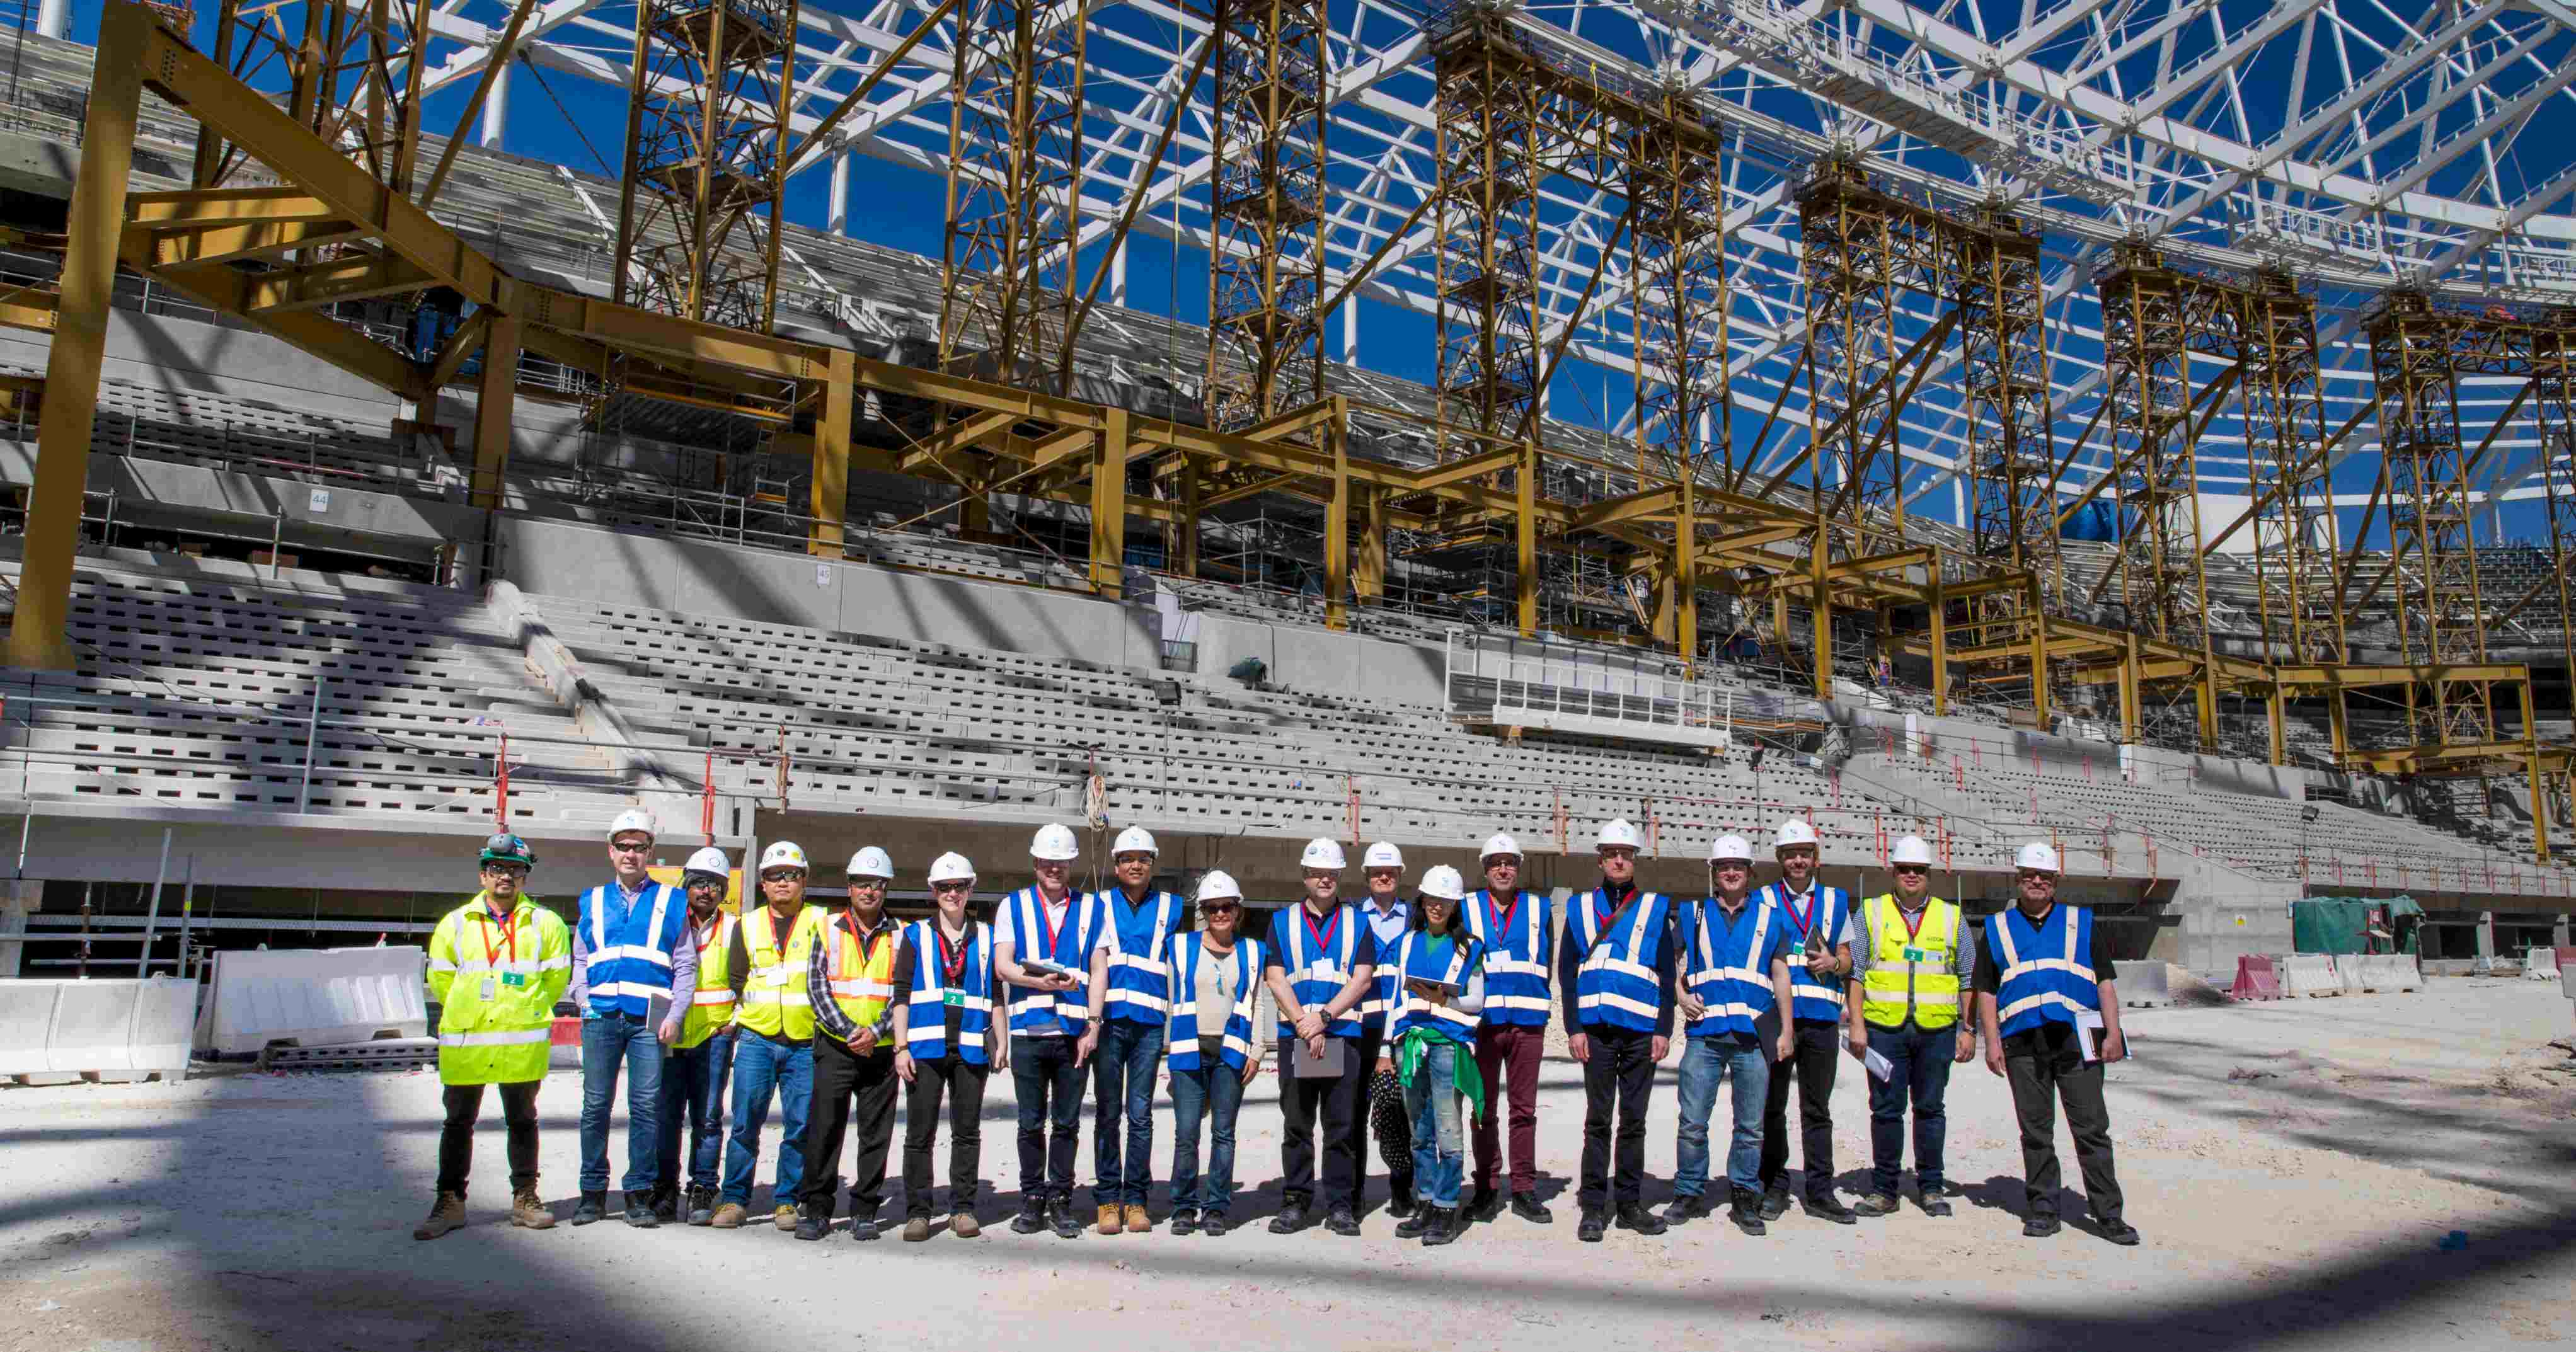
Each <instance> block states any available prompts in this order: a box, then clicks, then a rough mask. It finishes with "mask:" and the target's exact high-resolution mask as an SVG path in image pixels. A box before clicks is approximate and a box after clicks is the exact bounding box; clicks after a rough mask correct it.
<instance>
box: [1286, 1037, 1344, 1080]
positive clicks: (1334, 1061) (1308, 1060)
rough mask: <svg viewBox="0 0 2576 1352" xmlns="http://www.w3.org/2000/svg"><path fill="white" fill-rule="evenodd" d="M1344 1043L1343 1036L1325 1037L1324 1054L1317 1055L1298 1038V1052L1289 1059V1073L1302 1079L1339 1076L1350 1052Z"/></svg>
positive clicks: (1321, 1078) (1334, 1077)
mask: <svg viewBox="0 0 2576 1352" xmlns="http://www.w3.org/2000/svg"><path fill="white" fill-rule="evenodd" d="M1343 1044H1344V1039H1342V1038H1337V1037H1327V1038H1325V1039H1324V1054H1323V1055H1321V1056H1317V1055H1315V1054H1314V1053H1313V1052H1311V1051H1309V1050H1307V1048H1306V1044H1305V1042H1304V1041H1303V1040H1298V1041H1297V1050H1296V1053H1295V1055H1294V1056H1292V1057H1291V1058H1290V1061H1289V1066H1288V1073H1289V1074H1291V1075H1294V1076H1296V1077H1297V1078H1298V1079H1301V1080H1330V1079H1336V1078H1339V1077H1340V1075H1341V1073H1342V1069H1343V1067H1344V1066H1345V1065H1346V1064H1347V1060H1346V1058H1347V1057H1348V1056H1349V1054H1350V1049H1349V1048H1348V1047H1347V1046H1345V1045H1343Z"/></svg>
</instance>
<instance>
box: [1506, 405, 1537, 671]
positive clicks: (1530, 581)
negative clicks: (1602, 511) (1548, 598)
mask: <svg viewBox="0 0 2576 1352" xmlns="http://www.w3.org/2000/svg"><path fill="white" fill-rule="evenodd" d="M1512 508H1513V511H1512V518H1513V521H1514V523H1515V528H1514V531H1513V536H1514V542H1515V544H1516V545H1517V548H1516V549H1515V550H1514V553H1515V555H1516V556H1517V557H1518V559H1519V564H1520V566H1519V570H1518V575H1517V576H1516V577H1515V578H1514V580H1513V590H1514V591H1515V592H1516V593H1517V594H1518V597H1519V601H1520V606H1519V610H1520V626H1521V636H1522V637H1523V638H1536V637H1537V636H1538V443H1537V442H1534V441H1524V442H1522V443H1521V464H1520V469H1519V470H1518V471H1517V472H1516V473H1514V474H1513V475H1512Z"/></svg>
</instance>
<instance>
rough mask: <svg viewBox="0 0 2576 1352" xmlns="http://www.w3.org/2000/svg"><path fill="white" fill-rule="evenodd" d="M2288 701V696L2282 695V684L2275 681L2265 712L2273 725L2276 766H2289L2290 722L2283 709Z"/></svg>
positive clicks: (2273, 752)
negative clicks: (2285, 701) (2283, 705)
mask: <svg viewBox="0 0 2576 1352" xmlns="http://www.w3.org/2000/svg"><path fill="white" fill-rule="evenodd" d="M2286 699H2287V696H2286V695H2284V694H2283V693H2282V690H2281V685H2280V683H2279V682H2278V681H2275V682H2273V684H2272V694H2271V696H2270V698H2268V699H2266V700H2264V701H2263V703H2264V707H2265V712H2266V713H2267V714H2269V715H2270V722H2271V725H2272V763H2273V764H2274V765H2283V764H2287V763H2288V759H2289V741H2290V733H2289V727H2288V726H2287V723H2288V720H2287V718H2286V717H2285V716H2284V714H2283V711H2282V708H2281V705H2282V703H2283V702H2284V700H2286Z"/></svg>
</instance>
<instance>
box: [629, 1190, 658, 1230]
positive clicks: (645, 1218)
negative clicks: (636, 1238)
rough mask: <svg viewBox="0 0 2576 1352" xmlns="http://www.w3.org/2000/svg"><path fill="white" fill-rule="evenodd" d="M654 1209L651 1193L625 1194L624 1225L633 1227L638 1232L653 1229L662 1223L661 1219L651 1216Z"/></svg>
mask: <svg viewBox="0 0 2576 1352" xmlns="http://www.w3.org/2000/svg"><path fill="white" fill-rule="evenodd" d="M656 1209H657V1208H656V1204H655V1202H654V1201H653V1194H652V1193H649V1192H630V1193H628V1194H626V1223H627V1224H628V1225H631V1226H634V1227H635V1228H636V1229H638V1230H650V1229H653V1228H654V1227H656V1226H658V1225H660V1224H661V1223H662V1218H661V1217H659V1216H657V1215H655V1214H653V1213H654V1211H655V1210H656Z"/></svg>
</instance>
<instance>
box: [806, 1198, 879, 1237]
mask: <svg viewBox="0 0 2576 1352" xmlns="http://www.w3.org/2000/svg"><path fill="white" fill-rule="evenodd" d="M831 1228H832V1218H831V1217H829V1216H826V1215H824V1214H823V1212H822V1211H821V1210H820V1209H819V1208H816V1207H810V1206H809V1207H807V1208H805V1209H804V1210H803V1211H800V1212H797V1213H796V1237H797V1238H798V1239H801V1240H805V1241H807V1242H809V1243H810V1242H812V1241H814V1240H818V1239H821V1238H822V1237H823V1232H824V1231H826V1230H829V1229H831ZM862 1228H865V1229H868V1230H871V1231H873V1230H875V1229H876V1226H875V1225H874V1224H870V1225H867V1226H865V1227H861V1226H860V1225H859V1224H858V1223H857V1222H856V1221H852V1222H851V1224H850V1233H851V1234H853V1235H855V1234H857V1233H858V1232H859V1231H860V1230H861V1229H862Z"/></svg>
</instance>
